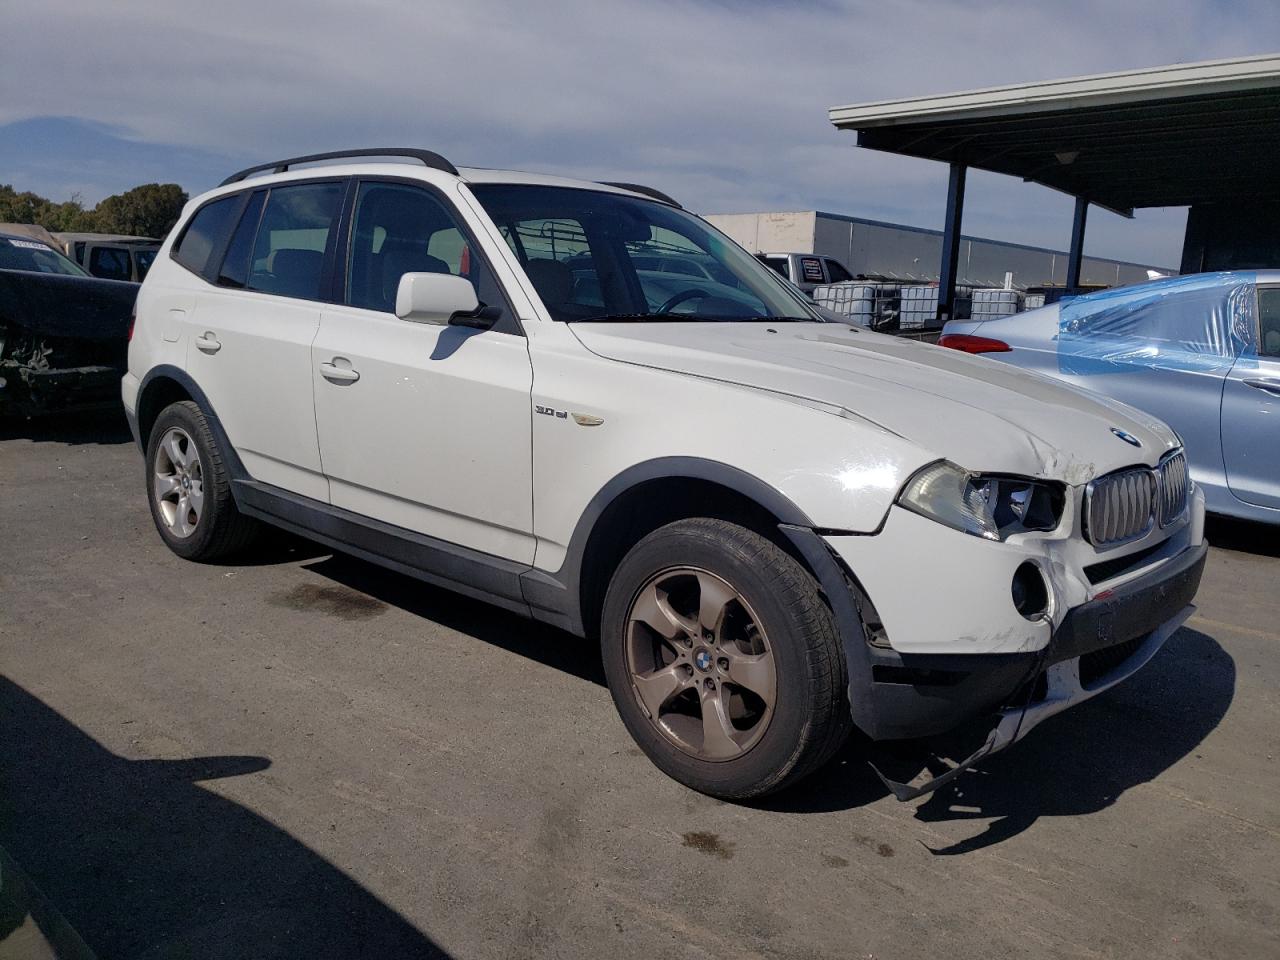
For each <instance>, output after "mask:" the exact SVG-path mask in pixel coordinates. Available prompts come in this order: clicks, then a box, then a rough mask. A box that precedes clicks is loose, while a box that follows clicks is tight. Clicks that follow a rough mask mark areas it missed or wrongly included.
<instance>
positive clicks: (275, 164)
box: [219, 147, 458, 187]
mask: <svg viewBox="0 0 1280 960" xmlns="http://www.w3.org/2000/svg"><path fill="white" fill-rule="evenodd" d="M344 157H410V158H411V159H414V160H421V161H422V162H423V163H424V164H426V165H427V166H428V167H431V168H432V169H435V170H443V171H444V172H445V173H452V174H453V175H454V176H457V175H458V168H457V167H455V166H454V165H453V164H452V163H450V162H449V161H448V160H446V159H445V158H444V157H442V156H440V154H438V153H433V152H432V151H430V150H418V149H416V148H414V147H362V148H360V149H358V150H333V151H331V152H329V153H312V154H308V155H307V156H305V157H289V158H288V159H287V160H275V161H272V162H271V163H260V164H258V165H257V166H255V167H246V168H245V169H243V170H240V171H238V172H236V173H233V174H232V175H231V176H229V177H227V179H225V180H223V181H222V183H220V184H219V186H222V187H225V186H226V185H227V184H229V183H239V182H240V181H241V180H243V179H245V178H246V177H248V176H250V175H251V174H254V173H258V172H260V171H262V170H270V171H271V172H272V173H284V172H285V171H286V170H288V169H289V168H290V167H292V166H296V165H297V164H299V163H316V162H317V161H320V160H341V159H343V158H344Z"/></svg>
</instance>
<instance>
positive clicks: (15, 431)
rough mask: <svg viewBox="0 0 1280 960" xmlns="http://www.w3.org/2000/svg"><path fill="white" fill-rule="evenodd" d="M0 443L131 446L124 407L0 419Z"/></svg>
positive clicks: (116, 406)
mask: <svg viewBox="0 0 1280 960" xmlns="http://www.w3.org/2000/svg"><path fill="white" fill-rule="evenodd" d="M0 440H31V441H33V442H35V443H66V444H71V445H73V446H77V445H80V444H86V443H97V444H102V445H104V446H109V445H113V444H121V443H132V442H133V434H131V433H130V432H129V421H128V420H126V419H125V416H124V407H122V406H120V405H119V404H115V405H113V406H102V407H93V408H91V409H86V410H78V411H63V412H59V413H50V414H45V415H43V416H39V417H31V418H29V419H28V418H19V417H0Z"/></svg>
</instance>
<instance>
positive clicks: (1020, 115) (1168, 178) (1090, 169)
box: [828, 55, 1280, 322]
mask: <svg viewBox="0 0 1280 960" xmlns="http://www.w3.org/2000/svg"><path fill="white" fill-rule="evenodd" d="M828 116H829V118H830V120H831V123H832V124H833V125H834V126H835V127H836V128H837V129H841V130H856V131H857V134H858V146H860V147H868V148H870V149H872V150H883V151H886V152H889V153H897V154H902V155H904V156H913V157H924V158H927V159H930V160H940V161H942V162H944V163H948V164H950V167H951V175H950V178H949V186H948V191H947V209H946V220H945V229H944V238H943V247H942V265H941V269H940V271H939V278H940V279H939V286H940V290H939V296H938V319H939V321H940V322H945V321H946V320H948V319H950V316H951V313H952V309H953V304H954V302H955V282H956V257H957V254H958V250H959V241H960V222H961V218H962V214H963V210H964V185H965V173H966V171H967V170H968V168H969V167H975V168H977V169H980V170H990V171H993V172H996V173H1004V174H1009V175H1010V176H1015V177H1021V178H1022V179H1024V180H1026V181H1030V182H1033V183H1039V184H1043V185H1044V186H1047V187H1052V188H1053V189H1055V190H1061V191H1062V192H1064V193H1067V194H1070V195H1071V196H1073V197H1075V198H1076V207H1075V221H1074V224H1073V227H1072V231H1071V247H1070V260H1069V266H1068V276H1067V286H1068V287H1074V286H1077V285H1078V284H1079V279H1080V260H1081V256H1082V253H1083V249H1084V230H1085V219H1086V214H1087V212H1088V208H1089V205H1090V204H1094V205H1096V206H1100V207H1104V208H1106V209H1108V210H1111V211H1113V212H1115V213H1119V214H1121V215H1123V216H1132V215H1133V211H1134V210H1135V209H1137V208H1140V207H1181V206H1189V207H1191V213H1190V215H1189V216H1188V222H1187V235H1186V239H1185V241H1184V248H1183V270H1184V272H1186V271H1188V270H1189V269H1190V270H1192V271H1194V270H1200V269H1211V268H1214V256H1213V255H1211V254H1210V253H1209V252H1207V248H1208V246H1209V245H1211V242H1212V241H1211V239H1210V234H1211V233H1212V232H1213V230H1214V229H1215V226H1214V225H1215V224H1219V225H1226V229H1232V228H1233V227H1234V224H1235V222H1236V221H1237V220H1239V219H1240V218H1241V217H1243V218H1244V219H1246V220H1247V221H1248V222H1249V224H1250V227H1249V229H1251V230H1252V231H1253V233H1254V234H1256V235H1258V236H1266V237H1270V236H1272V235H1274V236H1276V237H1280V56H1278V55H1269V56H1258V57H1242V58H1239V59H1234V60H1214V61H1207V62H1203V63H1190V64H1178V65H1174V66H1167V67H1156V68H1152V69H1147V70H1132V71H1126V72H1122V73H1109V74H1099V75H1097V76H1091V77H1079V78H1075V79H1068V80H1051V81H1046V82H1043V83H1028V84H1017V85H1013V86H1006V87H992V88H989V89H984V90H973V91H969V92H965V93H952V94H945V95H942V96H933V97H917V98H912V99H907V100H894V101H882V102H878V103H866V104H857V105H852V106H844V107H832V108H831V110H830V111H829V113H828ZM1260 219H1261V221H1262V223H1261V224H1260V223H1259V220H1260ZM1262 242H1263V243H1264V245H1265V244H1266V243H1267V242H1269V241H1265V240H1264V241H1262ZM1277 242H1280V241H1277ZM1268 249H1269V248H1268ZM1261 256H1262V257H1263V258H1264V259H1267V258H1269V257H1270V256H1272V254H1271V253H1269V252H1267V253H1264V254H1261ZM1219 259H1221V258H1220V257H1219ZM1228 259H1229V258H1228ZM1229 265H1231V264H1229ZM1251 265H1253V266H1266V265H1273V266H1280V263H1276V264H1265V263H1258V264H1251Z"/></svg>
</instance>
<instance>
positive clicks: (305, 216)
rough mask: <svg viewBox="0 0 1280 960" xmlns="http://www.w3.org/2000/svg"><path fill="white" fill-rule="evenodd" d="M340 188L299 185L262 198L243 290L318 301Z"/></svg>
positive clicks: (343, 186) (331, 184)
mask: <svg viewBox="0 0 1280 960" xmlns="http://www.w3.org/2000/svg"><path fill="white" fill-rule="evenodd" d="M345 189H346V184H344V183H342V182H325V183H300V184H294V185H289V186H283V187H273V188H272V189H271V192H270V193H268V194H267V200H266V205H265V207H264V208H263V211H262V221H261V223H260V224H259V225H258V233H257V237H256V239H255V240H254V244H253V256H252V260H251V262H250V268H249V279H248V282H247V283H246V284H245V287H246V288H247V289H249V290H257V291H259V292H260V293H274V294H276V295H278V296H282V297H295V298H297V299H299V300H319V299H320V298H321V281H322V278H323V276H324V255H325V250H326V248H327V247H328V244H329V240H330V236H331V235H332V234H333V232H334V227H335V226H336V224H337V220H338V214H339V212H340V210H341V208H342V196H343V193H344V191H345Z"/></svg>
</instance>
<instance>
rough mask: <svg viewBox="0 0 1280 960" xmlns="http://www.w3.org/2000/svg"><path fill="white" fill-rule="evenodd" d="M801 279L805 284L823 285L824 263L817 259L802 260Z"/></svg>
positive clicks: (807, 258)
mask: <svg viewBox="0 0 1280 960" xmlns="http://www.w3.org/2000/svg"><path fill="white" fill-rule="evenodd" d="M800 279H801V280H803V281H804V282H805V283H823V282H824V281H825V279H826V278H825V277H824V276H823V274H822V261H821V260H819V259H818V258H817V257H801V258H800Z"/></svg>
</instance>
